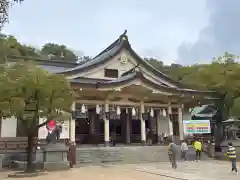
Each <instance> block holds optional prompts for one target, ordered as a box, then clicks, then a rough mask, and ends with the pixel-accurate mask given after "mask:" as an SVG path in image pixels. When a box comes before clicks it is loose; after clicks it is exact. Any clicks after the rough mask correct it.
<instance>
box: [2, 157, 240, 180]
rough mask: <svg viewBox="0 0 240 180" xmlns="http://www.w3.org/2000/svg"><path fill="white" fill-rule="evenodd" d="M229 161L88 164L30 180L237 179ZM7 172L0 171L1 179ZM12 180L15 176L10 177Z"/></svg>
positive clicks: (29, 179) (30, 179)
mask: <svg viewBox="0 0 240 180" xmlns="http://www.w3.org/2000/svg"><path fill="white" fill-rule="evenodd" d="M229 166H230V163H229V162H217V161H201V162H186V163H185V162H179V163H178V169H176V170H175V169H172V168H171V165H170V163H146V164H130V165H108V166H98V167H97V166H85V167H81V168H74V169H71V170H69V171H62V172H50V173H47V174H46V175H43V176H38V177H35V178H27V179H28V180H46V179H51V180H54V179H56V180H66V179H67V180H76V179H81V180H94V179H97V180H123V179H124V180H174V179H180V180H223V179H224V180H226V179H228V180H235V179H239V178H240V177H238V176H237V175H236V174H235V173H231V172H229ZM6 176H7V173H6V172H5V173H4V172H0V180H2V179H5V177H6ZM8 179H9V180H11V178H8Z"/></svg>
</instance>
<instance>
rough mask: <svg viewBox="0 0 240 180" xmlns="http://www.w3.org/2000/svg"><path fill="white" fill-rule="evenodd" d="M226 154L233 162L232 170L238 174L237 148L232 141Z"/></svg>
mask: <svg viewBox="0 0 240 180" xmlns="http://www.w3.org/2000/svg"><path fill="white" fill-rule="evenodd" d="M226 155H227V156H228V158H229V159H230V160H231V162H232V172H233V171H235V172H236V173H237V174H238V170H237V154H236V149H235V147H233V144H232V143H231V142H229V143H228V150H227V153H226Z"/></svg>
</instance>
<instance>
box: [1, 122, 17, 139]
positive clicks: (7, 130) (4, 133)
mask: <svg viewBox="0 0 240 180" xmlns="http://www.w3.org/2000/svg"><path fill="white" fill-rule="evenodd" d="M16 136H17V119H16V118H15V117H10V118H6V119H2V125H1V137H16Z"/></svg>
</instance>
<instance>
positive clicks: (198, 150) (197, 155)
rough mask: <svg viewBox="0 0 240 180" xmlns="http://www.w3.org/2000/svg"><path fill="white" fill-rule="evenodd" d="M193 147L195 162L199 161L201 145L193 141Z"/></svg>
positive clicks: (197, 141)
mask: <svg viewBox="0 0 240 180" xmlns="http://www.w3.org/2000/svg"><path fill="white" fill-rule="evenodd" d="M193 146H194V148H195V151H196V158H195V161H200V160H201V152H202V143H201V142H200V141H199V140H195V142H194V145H193Z"/></svg>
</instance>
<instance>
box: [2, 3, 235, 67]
mask: <svg viewBox="0 0 240 180" xmlns="http://www.w3.org/2000/svg"><path fill="white" fill-rule="evenodd" d="M210 1H215V0H210ZM219 1H221V0H219ZM233 1H234V0H233ZM208 6H209V4H206V0H199V1H193V0H181V1H179V0H167V1H166V0H148V1H145V0H121V1H116V0H101V1H97V0H67V1H64V0H25V1H24V3H22V4H21V5H14V6H13V7H12V8H11V11H10V23H9V24H7V25H6V26H5V28H4V33H8V34H13V35H14V36H16V37H17V38H18V39H19V40H20V42H23V43H26V44H32V45H34V46H37V47H40V46H42V45H43V44H44V43H47V42H54V43H61V44H66V45H67V46H68V47H70V48H71V49H74V50H76V51H82V52H84V55H90V56H94V55H95V54H96V53H98V52H99V51H101V50H102V49H103V48H105V47H106V46H108V45H109V44H110V43H112V42H113V41H114V40H115V39H116V38H118V36H119V35H120V34H121V33H123V31H124V30H125V29H127V30H128V36H129V39H130V42H131V44H132V47H133V48H134V49H135V50H136V51H137V52H138V53H139V54H140V55H141V56H148V57H156V58H158V59H160V60H163V61H164V62H165V63H168V64H169V63H172V62H181V63H184V64H188V63H187V62H185V61H184V56H186V57H187V55H188V56H189V53H191V52H190V50H189V49H188V51H186V44H190V45H191V47H192V46H193V44H194V43H195V42H196V41H198V40H199V36H200V35H201V31H202V30H203V29H204V28H205V27H206V26H207V25H208V23H209V16H210V14H211V11H210V10H209V8H207V7H208ZM183 45H184V47H182V46H183ZM179 48H180V50H181V51H180V52H181V53H182V52H184V53H185V54H184V56H183V55H181V54H180V55H179ZM184 48H185V49H184ZM182 49H183V50H182ZM186 54H187V55H186ZM191 58H192V57H191ZM198 58H201V57H196V58H194V59H193V60H192V61H191V62H190V61H189V63H195V62H197V61H198V60H200V59H198Z"/></svg>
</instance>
